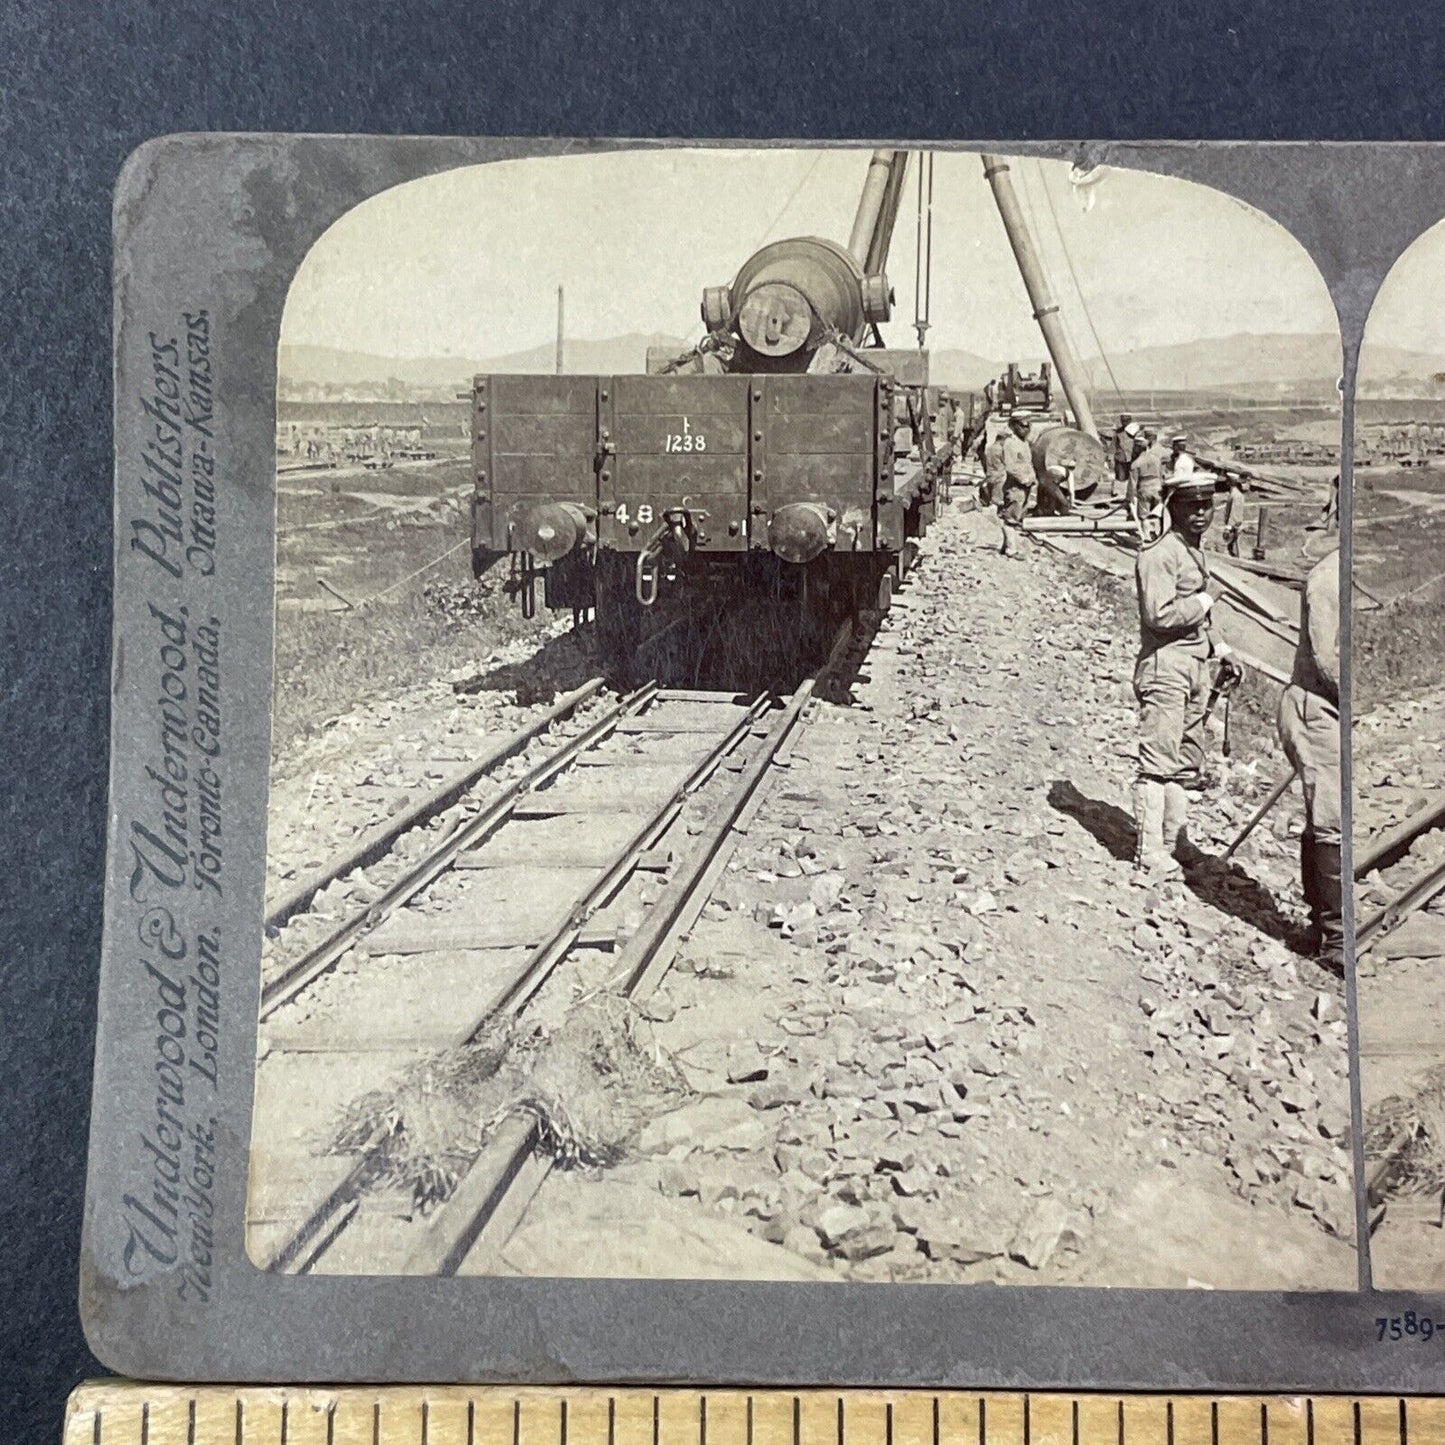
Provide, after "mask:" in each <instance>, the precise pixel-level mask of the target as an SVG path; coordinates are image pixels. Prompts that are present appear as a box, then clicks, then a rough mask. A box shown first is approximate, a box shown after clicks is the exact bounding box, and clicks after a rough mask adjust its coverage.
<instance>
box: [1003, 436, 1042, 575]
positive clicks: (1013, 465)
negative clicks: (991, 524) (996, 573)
mask: <svg viewBox="0 0 1445 1445" xmlns="http://www.w3.org/2000/svg"><path fill="white" fill-rule="evenodd" d="M1028 437H1029V419H1028V418H1027V417H1026V416H1021V415H1020V414H1019V413H1018V412H1014V414H1013V415H1012V416H1011V417H1009V419H1008V431H1007V432H1005V433H1004V437H1003V448H1002V451H1001V454H1000V460H1001V461H1002V463H1003V488H1002V496H1001V498H1000V501H999V508H998V515H999V520H1000V521H1001V522H1002V523H1003V546H1002V547H1001V548H1000V549H999V550H1000V551H1001V552H1002V553H1003V555H1004V556H1005V557H1016V556H1018V550H1019V544H1018V535H1017V534H1018V527H1019V524H1020V523H1021V522H1022V521H1023V519H1024V515H1025V514H1026V513H1027V511H1028V505H1029V493H1030V492H1032V491H1033V489H1034V485H1035V483H1036V482H1037V480H1038V478H1037V476H1036V475H1035V473H1034V456H1033V453H1032V452H1031V451H1030V450H1029V441H1028Z"/></svg>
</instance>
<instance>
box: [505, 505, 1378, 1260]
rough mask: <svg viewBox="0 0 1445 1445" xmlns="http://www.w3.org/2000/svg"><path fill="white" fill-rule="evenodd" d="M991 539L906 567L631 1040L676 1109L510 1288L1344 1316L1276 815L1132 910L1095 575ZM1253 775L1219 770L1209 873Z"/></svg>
mask: <svg viewBox="0 0 1445 1445" xmlns="http://www.w3.org/2000/svg"><path fill="white" fill-rule="evenodd" d="M997 537H998V530H997V523H996V521H994V520H993V519H992V518H991V517H984V516H981V515H979V514H976V513H975V514H967V515H961V514H959V513H957V512H954V513H951V514H950V515H949V516H948V517H946V518H945V520H944V521H943V522H942V523H941V524H940V525H939V527H938V528H937V529H936V530H935V531H934V532H933V534H931V536H930V538H929V540H928V542H927V544H926V550H927V556H926V558H925V561H924V564H923V566H922V567H921V569H920V571H919V572H918V573H917V574H916V576H915V579H914V580H913V581H912V582H911V584H910V586H909V587H908V589H907V590H906V591H905V592H904V594H903V595H902V597H901V599H900V600H899V602H898V603H897V604H896V606H895V609H894V611H893V612H892V613H891V614H890V616H889V618H888V619H887V621H886V622H885V624H884V627H883V629H882V631H881V632H880V634H879V636H878V638H877V639H876V641H875V643H874V646H873V649H872V651H871V652H870V654H869V657H868V660H867V663H866V666H865V672H864V675H863V676H862V677H860V679H859V681H858V685H857V687H856V691H855V700H854V702H853V703H852V705H850V706H829V705H821V704H820V705H819V706H818V708H817V710H816V712H815V714H814V716H813V717H812V720H811V722H810V723H809V725H808V728H807V731H806V733H805V735H804V737H803V739H802V741H801V742H800V743H799V745H798V746H797V748H796V749H795V751H794V752H793V754H792V758H791V763H790V766H789V768H788V770H787V773H786V776H785V777H784V778H782V779H780V780H779V781H778V782H777V783H775V784H774V786H773V790H772V792H771V794H770V796H769V799H768V801H767V803H766V804H765V805H764V807H763V808H762V811H761V812H760V814H759V815H758V817H757V819H756V821H755V822H754V823H753V825H752V826H751V827H750V829H749V832H748V835H747V837H746V839H745V840H744V844H743V846H742V847H741V848H740V850H739V852H738V853H737V855H736V856H735V857H734V859H733V860H732V863H731V865H730V868H729V870H728V872H727V874H726V876H725V878H724V880H723V882H722V883H721V885H720V886H719V888H718V889H717V890H716V892H715V894H714V896H713V899H712V900H711V902H710V903H709V905H708V907H707V909H706V910H705V912H704V915H703V918H702V920H701V922H700V923H699V925H698V926H697V928H696V929H695V930H694V933H693V936H692V939H691V941H690V943H689V944H688V945H687V947H686V950H685V956H684V957H683V959H682V960H681V961H680V962H679V964H678V965H677V966H676V967H675V969H674V972H673V974H672V976H671V977H670V978H669V980H668V981H667V983H666V984H665V986H664V989H663V991H662V993H661V994H660V995H659V996H658V997H657V998H656V999H655V1000H654V1001H653V1003H652V1004H651V1005H650V1006H649V1009H650V1012H651V1013H652V1015H653V1018H654V1020H655V1025H654V1029H655V1036H656V1039H657V1043H658V1046H659V1047H660V1048H662V1049H665V1050H667V1051H669V1052H671V1053H673V1054H675V1055H676V1057H677V1058H678V1060H679V1061H680V1063H681V1064H682V1066H683V1068H684V1070H685V1072H686V1074H687V1077H688V1079H689V1081H690V1082H691V1083H692V1085H693V1087H694V1089H695V1090H696V1091H697V1094H696V1097H695V1098H694V1099H693V1100H692V1101H691V1102H689V1103H688V1104H687V1105H685V1106H684V1107H683V1108H681V1109H679V1110H677V1111H675V1112H672V1113H669V1114H665V1115H662V1116H660V1117H659V1118H657V1119H656V1120H655V1121H654V1123H653V1124H652V1125H651V1126H649V1128H648V1129H646V1130H645V1131H644V1132H643V1134H642V1136H641V1138H640V1139H639V1140H638V1141H637V1146H636V1149H635V1151H634V1153H633V1156H632V1157H631V1158H630V1159H629V1161H628V1162H627V1163H625V1164H624V1165H622V1166H620V1167H618V1168H615V1169H612V1170H609V1171H607V1172H606V1173H605V1174H602V1175H598V1176H592V1177H588V1176H585V1175H580V1174H577V1173H559V1172H554V1174H553V1175H552V1177H551V1179H550V1180H549V1182H548V1183H547V1184H546V1185H544V1187H543V1189H542V1192H541V1194H540V1196H539V1198H538V1200H537V1202H536V1203H535V1205H534V1206H533V1208H532V1209H531V1210H530V1211H529V1214H528V1217H527V1219H526V1220H525V1221H524V1223H523V1225H522V1228H521V1229H520V1230H519V1232H518V1234H517V1235H516V1236H514V1238H513V1240H512V1241H511V1243H510V1244H509V1245H508V1246H507V1249H506V1251H505V1255H504V1259H505V1261H506V1263H507V1265H508V1266H509V1267H511V1268H514V1269H518V1270H525V1271H527V1272H538V1273H560V1272H569V1271H570V1270H571V1269H574V1268H575V1267H576V1264H575V1261H576V1260H577V1259H579V1258H581V1259H587V1260H590V1261H592V1263H591V1264H589V1265H588V1266H587V1268H588V1269H589V1272H592V1271H594V1270H595V1271H596V1272H601V1273H610V1272H613V1271H614V1270H619V1271H623V1272H633V1271H636V1270H641V1271H642V1272H645V1273H652V1274H679V1273H680V1274H684V1275H686V1274H688V1273H694V1272H695V1273H697V1274H700V1275H710V1274H716V1273H718V1272H720V1266H719V1262H718V1257H717V1256H718V1252H719V1250H720V1249H722V1250H723V1252H724V1253H726V1247H725V1241H727V1240H729V1239H733V1240H735V1241H742V1240H746V1241H747V1244H746V1247H744V1246H743V1244H742V1243H741V1242H739V1244H738V1252H737V1254H736V1256H735V1264H736V1267H737V1268H738V1269H739V1270H741V1271H743V1272H746V1273H750V1274H757V1275H760V1276H762V1277H793V1275H794V1274H795V1273H796V1271H798V1270H800V1269H805V1268H809V1267H810V1268H811V1269H812V1270H814V1271H816V1272H818V1274H819V1277H829V1278H852V1279H864V1280H916V1281H980V1282H998V1283H1024V1282H1040V1283H1076V1284H1109V1285H1137V1286H1198V1287H1212V1288H1306V1289H1323V1288H1348V1287H1351V1286H1352V1285H1353V1282H1354V1278H1355V1260H1354V1252H1353V1248H1352V1246H1351V1244H1350V1242H1349V1240H1350V1237H1351V1235H1352V1233H1353V1204H1352V1196H1351V1187H1350V1162H1349V1143H1348V1137H1347V1134H1348V1117H1349V1115H1348V1097H1347V1055H1346V1026H1345V1020H1344V1004H1343V997H1342V986H1341V984H1340V983H1339V982H1338V981H1337V980H1336V979H1334V978H1332V977H1330V976H1328V975H1327V974H1325V973H1323V972H1321V971H1320V970H1319V969H1318V967H1317V966H1316V965H1315V964H1314V963H1313V962H1312V961H1311V960H1310V959H1308V958H1306V957H1303V956H1301V955H1299V954H1297V953H1294V952H1292V951H1291V948H1290V946H1289V943H1288V940H1289V939H1290V938H1291V937H1292V935H1293V932H1294V929H1295V925H1296V923H1297V918H1298V912H1299V907H1300V902H1299V898H1298V893H1297V884H1296V882H1295V879H1296V872H1297V868H1296V863H1295V848H1296V845H1295V843H1294V841H1293V836H1294V835H1295V834H1297V832H1298V829H1299V826H1300V819H1299V816H1298V810H1297V806H1296V805H1294V804H1293V803H1292V804H1291V805H1289V806H1284V807H1281V808H1280V809H1278V810H1277V811H1276V813H1275V814H1273V815H1272V821H1271V824H1270V825H1268V826H1266V827H1265V828H1264V829H1263V830H1262V831H1261V833H1260V834H1258V835H1256V838H1255V839H1253V840H1251V843H1250V844H1249V845H1247V848H1246V850H1245V852H1244V853H1243V854H1242V855H1241V858H1240V866H1237V867H1233V868H1227V867H1223V866H1220V865H1217V864H1210V863H1205V864H1204V865H1202V866H1200V867H1199V868H1197V869H1196V870H1194V871H1193V872H1192V873H1191V875H1190V880H1189V882H1188V884H1187V885H1186V884H1170V885H1164V886H1161V887H1159V888H1156V889H1154V890H1145V889H1143V888H1140V887H1138V886H1137V885H1135V884H1133V883H1132V882H1131V880H1130V858H1131V850H1132V824H1131V822H1130V818H1129V812H1128V807H1129V801H1128V800H1129V785H1130V780H1131V775H1132V769H1133V746H1134V705H1133V699H1132V694H1131V691H1130V686H1129V678H1130V674H1131V670H1132V661H1133V654H1134V650H1135V637H1134V635H1133V634H1132V632H1131V631H1129V630H1127V629H1126V628H1123V627H1121V626H1120V623H1119V613H1118V610H1117V609H1115V610H1114V611H1113V612H1112V613H1111V612H1110V610H1109V609H1107V608H1105V609H1103V610H1101V608H1100V599H1099V595H1098V591H1097V589H1098V586H1099V584H1098V581H1097V579H1096V577H1095V575H1094V574H1092V573H1091V572H1088V571H1087V570H1086V569H1084V568H1083V567H1082V566H1081V565H1080V564H1078V563H1075V562H1071V561H1068V560H1066V559H1063V558H1061V557H1059V556H1057V555H1055V554H1049V553H1045V552H1044V551H1043V550H1041V549H1030V550H1029V551H1028V553H1027V555H1026V556H1025V558H1024V560H1022V561H1009V560H1005V559H1004V558H1002V557H1000V556H999V555H998V553H997V550H996V547H997ZM1282 767H1283V760H1282V759H1281V758H1278V757H1272V756H1258V755H1257V756H1254V757H1252V758H1248V759H1241V760H1237V761H1236V762H1234V763H1232V764H1229V763H1226V764H1224V767H1223V783H1222V786H1221V788H1220V789H1219V791H1218V792H1216V793H1215V794H1213V795H1212V796H1211V797H1210V798H1209V800H1208V801H1207V802H1206V803H1204V804H1203V805H1202V806H1200V807H1199V808H1198V809H1197V813H1196V817H1195V818H1194V820H1193V824H1192V836H1193V838H1194V839H1195V841H1196V842H1197V843H1198V845H1199V846H1200V847H1201V848H1202V849H1203V850H1204V851H1205V852H1213V851H1216V850H1217V849H1218V848H1219V847H1220V846H1221V841H1222V840H1223V839H1225V838H1226V837H1228V836H1229V835H1230V834H1231V833H1232V832H1233V831H1235V830H1236V829H1237V827H1238V825H1239V823H1240V822H1241V820H1242V819H1243V818H1244V817H1246V816H1247V815H1248V813H1249V811H1251V809H1252V806H1253V804H1254V803H1255V802H1256V800H1257V799H1258V798H1259V796H1260V795H1262V793H1263V792H1264V791H1265V789H1266V788H1267V787H1268V784H1269V781H1270V780H1271V779H1272V778H1273V777H1274V776H1275V775H1276V773H1277V771H1278V770H1279V769H1280V768H1282ZM643 1205H645V1206H646V1210H645V1212H646V1215H647V1217H653V1216H657V1215H662V1216H665V1218H666V1227H665V1230H664V1226H663V1225H662V1224H659V1225H658V1228H659V1230H663V1231H664V1232H663V1233H661V1234H660V1235H659V1241H660V1242H661V1243H664V1244H665V1247H663V1248H660V1249H659V1250H658V1251H655V1252H653V1253H652V1254H651V1255H650V1256H649V1258H650V1260H651V1262H650V1263H647V1261H646V1260H645V1259H643V1258H642V1254H643V1252H642V1251H639V1250H638V1249H637V1248H635V1247H633V1246H631V1245H628V1244H627V1243H626V1241H627V1240H628V1239H630V1238H631V1237H632V1234H634V1233H635V1231H634V1230H630V1228H624V1227H623V1226H624V1223H625V1222H626V1220H628V1219H635V1218H636V1217H638V1215H637V1210H638V1209H639V1208H641V1207H642V1206H643ZM564 1224H565V1226H566V1227H565V1228H564ZM564 1239H565V1241H566V1245H565V1251H561V1241H562V1240H564ZM699 1240H702V1241H704V1243H702V1244H699V1243H698V1241H699ZM634 1243H635V1242H634ZM767 1245H771V1246H772V1247H773V1253H771V1254H769V1253H767V1252H766V1250H765V1248H764V1247H765V1246H767ZM559 1251H560V1252H559ZM564 1252H565V1255H566V1259H564V1258H563V1253H564ZM744 1260H745V1261H746V1262H744ZM722 1272H726V1271H725V1270H723V1271H722Z"/></svg>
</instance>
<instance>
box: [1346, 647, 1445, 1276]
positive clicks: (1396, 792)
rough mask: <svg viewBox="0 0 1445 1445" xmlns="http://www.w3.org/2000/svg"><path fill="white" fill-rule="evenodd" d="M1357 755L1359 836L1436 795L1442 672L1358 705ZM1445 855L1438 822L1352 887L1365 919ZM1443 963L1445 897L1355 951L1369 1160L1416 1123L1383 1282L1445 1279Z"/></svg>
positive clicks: (1389, 1207)
mask: <svg viewBox="0 0 1445 1445" xmlns="http://www.w3.org/2000/svg"><path fill="white" fill-rule="evenodd" d="M1436 655H1437V656H1438V653H1437V654H1436ZM1437 676H1438V672H1437ZM1354 765H1355V837H1356V839H1357V840H1358V841H1357V847H1358V846H1359V844H1360V843H1362V842H1364V841H1367V840H1368V839H1370V838H1371V837H1374V836H1376V835H1377V834H1379V833H1381V832H1382V831H1383V830H1384V829H1386V828H1388V827H1390V826H1392V825H1393V824H1395V823H1398V822H1400V821H1401V820H1402V819H1404V818H1406V817H1408V816H1409V815H1410V814H1411V813H1413V812H1415V811H1416V810H1418V809H1419V808H1420V807H1422V806H1423V805H1424V804H1426V803H1428V802H1431V801H1433V800H1434V799H1435V798H1437V797H1438V796H1439V793H1440V789H1441V787H1442V786H1445V687H1441V686H1439V685H1438V684H1437V686H1435V687H1434V688H1432V689H1431V690H1430V691H1428V692H1423V693H1420V694H1418V695H1415V696H1401V697H1399V698H1397V699H1396V700H1395V701H1393V702H1390V703H1381V704H1380V705H1378V706H1377V707H1375V708H1373V709H1371V710H1370V711H1369V712H1366V713H1364V714H1361V715H1357V716H1356V718H1355V722H1354ZM1442 859H1445V831H1442V830H1436V831H1435V832H1432V833H1427V834H1425V835H1424V836H1423V837H1422V838H1420V840H1419V841H1418V842H1417V843H1416V844H1415V845H1414V846H1413V847H1411V849H1410V850H1409V852H1408V853H1407V854H1406V855H1405V856H1404V857H1403V858H1401V859H1400V860H1399V861H1397V862H1396V863H1394V864H1392V865H1391V866H1389V867H1387V868H1385V869H1383V870H1380V871H1378V872H1375V873H1372V874H1370V875H1369V876H1368V877H1366V878H1364V879H1362V880H1361V881H1360V882H1359V884H1358V885H1357V886H1356V890H1355V900H1356V901H1355V908H1356V918H1357V920H1358V919H1361V918H1366V917H1368V916H1370V915H1371V914H1372V913H1374V912H1375V911H1376V910H1378V909H1379V908H1380V907H1382V906H1383V905H1384V903H1385V902H1386V901H1387V900H1388V899H1389V897H1390V896H1391V895H1392V894H1394V893H1396V892H1398V891H1399V890H1401V889H1403V888H1405V887H1408V886H1409V884H1410V883H1411V882H1413V881H1414V879H1416V878H1418V877H1419V876H1420V875H1421V874H1422V873H1423V872H1424V871H1425V870H1426V869H1428V868H1429V867H1431V866H1432V865H1436V864H1438V863H1440V862H1441V861H1442ZM1442 964H1445V900H1441V899H1436V900H1435V901H1434V902H1433V903H1432V904H1430V905H1428V906H1427V907H1425V908H1423V909H1421V910H1420V911H1419V912H1417V913H1415V914H1414V915H1412V916H1411V917H1410V918H1408V919H1407V920H1406V921H1405V922H1404V923H1402V924H1401V925H1400V926H1399V927H1398V928H1396V929H1394V930H1393V931H1392V932H1390V933H1389V934H1387V935H1386V936H1385V937H1384V939H1383V940H1382V941H1381V943H1380V944H1379V945H1378V946H1376V947H1374V948H1371V949H1369V950H1368V951H1366V952H1364V953H1362V954H1361V955H1360V956H1359V957H1358V959H1357V961H1356V980H1357V984H1356V988H1357V999H1358V1008H1359V1016H1360V1087H1361V1097H1362V1101H1363V1104H1364V1110H1365V1125H1366V1128H1365V1139H1366V1146H1367V1147H1366V1153H1367V1164H1369V1165H1371V1166H1374V1165H1377V1164H1379V1163H1381V1162H1382V1160H1383V1159H1384V1158H1385V1156H1386V1155H1387V1154H1388V1153H1389V1145H1390V1143H1391V1142H1392V1141H1397V1140H1398V1139H1399V1129H1400V1126H1401V1125H1402V1124H1408V1125H1409V1127H1410V1129H1411V1130H1412V1132H1413V1133H1414V1142H1413V1143H1412V1144H1411V1146H1410V1149H1409V1151H1408V1159H1407V1160H1406V1167H1405V1168H1404V1169H1403V1170H1401V1172H1400V1174H1399V1175H1398V1176H1396V1177H1393V1178H1392V1179H1391V1181H1390V1183H1389V1184H1388V1185H1387V1187H1386V1190H1385V1193H1386V1196H1387V1197H1386V1200H1385V1212H1384V1218H1383V1220H1382V1221H1381V1222H1380V1223H1379V1224H1378V1226H1377V1227H1376V1229H1375V1231H1374V1233H1373V1234H1372V1236H1371V1240H1370V1258H1371V1266H1372V1272H1373V1278H1374V1282H1375V1284H1376V1285H1377V1286H1382V1287H1385V1288H1414V1289H1424V1288H1436V1289H1438V1288H1445V1229H1442V1228H1441V1223H1442V1213H1441V1197H1442V1184H1445V1127H1442V1121H1441V1104H1440V1088H1441V1083H1442V1079H1441V1073H1440V1071H1441V1068H1442V1066H1445V995H1442V992H1441V989H1440V970H1441V967H1442Z"/></svg>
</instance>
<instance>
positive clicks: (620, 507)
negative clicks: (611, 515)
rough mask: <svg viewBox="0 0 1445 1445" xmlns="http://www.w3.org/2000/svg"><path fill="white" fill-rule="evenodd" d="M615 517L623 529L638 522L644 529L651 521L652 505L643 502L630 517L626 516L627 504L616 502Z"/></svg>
mask: <svg viewBox="0 0 1445 1445" xmlns="http://www.w3.org/2000/svg"><path fill="white" fill-rule="evenodd" d="M616 516H617V520H618V521H619V522H621V523H622V525H623V526H624V527H625V526H626V525H627V524H628V523H629V522H639V523H641V524H642V525H643V526H644V527H645V526H646V525H647V524H648V523H649V522H650V521H651V520H652V504H651V503H650V502H643V503H641V504H640V505H639V507H638V508H637V510H636V511H635V512H634V513H633V514H632V515H631V516H628V513H627V503H626V502H618V504H617V512H616Z"/></svg>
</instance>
